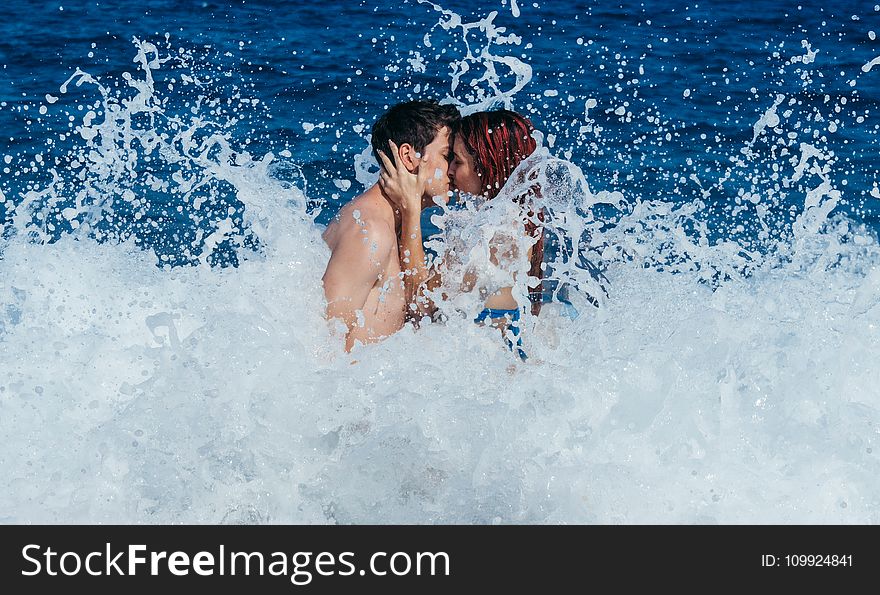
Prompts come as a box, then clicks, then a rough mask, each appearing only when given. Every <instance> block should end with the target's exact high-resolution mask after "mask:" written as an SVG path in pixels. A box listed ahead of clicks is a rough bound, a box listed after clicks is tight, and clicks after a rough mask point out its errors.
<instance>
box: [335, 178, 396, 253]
mask: <svg viewBox="0 0 880 595" xmlns="http://www.w3.org/2000/svg"><path fill="white" fill-rule="evenodd" d="M365 236H369V237H370V239H371V240H373V241H375V240H383V243H384V242H386V241H394V242H395V243H396V241H397V237H396V235H395V231H394V214H393V212H392V211H391V207H390V206H389V205H388V203H387V202H385V201H384V200H383V199H381V197H377V196H375V195H374V193H372V192H371V191H367V192H364V193H363V194H361V195H359V196H357V197H355V198H353V199H352V200H351V201H350V202H349V203H347V204H346V205H345V206H344V207H342V208H341V209H340V210H339V213H337V215H336V216H335V217H334V218H333V220H332V221H331V222H330V224H329V225H328V226H327V229H326V230H325V231H324V233H323V237H324V240H325V241H326V242H327V244H328V245H329V246H330V248H331V249H333V248H334V247H335V246H336V245H337V244H338V243H339V242H340V241H341V240H342V239H349V240H350V239H354V238H363V237H365Z"/></svg>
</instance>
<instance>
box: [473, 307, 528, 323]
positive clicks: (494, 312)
mask: <svg viewBox="0 0 880 595" xmlns="http://www.w3.org/2000/svg"><path fill="white" fill-rule="evenodd" d="M487 318H493V319H494V318H507V319H508V320H510V321H511V322H517V321H519V308H514V309H512V310H503V309H500V308H484V309H483V311H482V312H480V313H479V314H478V315H477V317H476V318H474V322H483V321H484V320H486V319H487ZM511 326H513V325H511Z"/></svg>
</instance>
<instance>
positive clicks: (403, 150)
mask: <svg viewBox="0 0 880 595" xmlns="http://www.w3.org/2000/svg"><path fill="white" fill-rule="evenodd" d="M397 156H398V157H399V158H400V161H401V163H403V165H404V167H406V169H407V170H408V171H409V172H410V173H412V172H414V171H416V169H418V167H419V156H418V153H417V151H416V149H415V147H413V146H412V145H411V144H409V143H403V144H402V145H400V146H398V147H397Z"/></svg>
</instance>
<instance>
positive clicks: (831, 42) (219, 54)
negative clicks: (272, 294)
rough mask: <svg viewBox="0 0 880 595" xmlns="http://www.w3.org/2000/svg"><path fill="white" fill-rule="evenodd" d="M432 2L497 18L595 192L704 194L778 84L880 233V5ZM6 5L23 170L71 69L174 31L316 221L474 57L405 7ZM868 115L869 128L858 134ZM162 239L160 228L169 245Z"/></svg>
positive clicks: (100, 69) (109, 70) (558, 136)
mask: <svg viewBox="0 0 880 595" xmlns="http://www.w3.org/2000/svg"><path fill="white" fill-rule="evenodd" d="M443 8H445V9H448V10H451V11H454V12H455V13H456V14H460V15H462V17H463V19H464V20H465V21H468V20H474V21H475V20H477V19H478V18H483V17H485V16H486V15H487V14H489V13H490V12H491V11H497V12H498V16H497V17H496V18H495V20H494V24H495V25H496V26H499V27H505V28H506V29H507V32H508V33H510V34H514V35H516V36H519V37H521V38H522V39H523V41H522V43H521V45H519V46H517V47H516V51H515V52H512V53H511V54H512V55H516V56H517V57H519V58H521V59H523V61H524V62H526V63H527V64H529V65H530V66H531V68H532V73H533V75H532V79H531V81H530V83H529V84H528V85H527V87H526V88H525V89H523V90H522V91H521V92H519V93H518V94H517V95H516V96H515V98H514V99H513V107H515V108H516V109H519V110H521V111H522V112H524V113H526V114H527V115H528V116H530V117H531V118H532V119H533V120H534V122H535V123H536V125H537V126H538V127H539V128H540V129H541V130H544V131H546V132H547V133H548V134H552V135H553V136H554V137H555V144H554V149H556V150H557V152H559V153H565V155H570V158H571V159H572V160H573V161H574V162H575V163H577V164H579V165H582V166H583V167H584V168H585V169H586V171H587V172H588V175H589V178H590V180H592V181H594V183H596V184H597V185H600V186H602V187H605V188H608V189H613V190H623V189H625V190H626V191H627V195H628V196H634V195H635V196H638V197H652V196H663V197H667V198H672V199H677V198H680V199H682V200H689V199H691V198H693V197H695V196H699V195H700V193H701V190H702V188H701V187H700V186H698V185H697V184H696V183H694V182H693V181H692V178H691V176H697V177H698V178H700V179H701V180H702V184H701V185H702V187H703V188H705V187H706V186H708V185H711V184H712V182H715V181H717V178H720V177H722V176H723V174H724V172H725V170H726V169H728V168H730V165H731V164H730V160H731V156H737V155H738V154H739V152H740V151H741V149H742V147H743V146H744V145H745V144H747V143H748V142H749V141H750V137H751V135H752V126H753V124H754V123H755V122H756V121H757V119H758V118H759V117H760V116H761V114H762V113H763V111H764V110H765V109H766V108H767V106H768V105H770V104H772V102H773V99H774V98H775V96H776V95H777V94H780V93H781V94H784V95H785V96H786V101H787V102H791V101H792V100H794V101H796V102H797V103H796V105H794V106H792V109H791V110H790V111H792V112H793V115H790V116H789V118H788V119H790V120H791V121H792V122H796V121H798V119H799V118H803V119H804V121H803V122H802V123H803V125H804V127H803V128H802V130H803V131H806V132H807V134H803V133H801V134H800V137H799V138H798V139H797V141H798V142H800V141H801V140H803V139H804V138H806V137H808V136H809V133H810V132H813V131H814V130H816V129H820V128H821V126H819V125H814V126H810V125H809V123H808V122H807V121H806V120H805V118H806V116H807V115H809V114H810V113H811V110H812V109H813V108H814V107H820V108H828V109H827V110H826V111H829V112H831V114H832V116H838V115H839V117H841V118H843V119H844V120H845V122H844V123H842V124H841V125H840V126H839V128H838V130H837V132H836V133H835V134H834V135H828V137H827V139H826V140H825V142H824V143H823V146H824V147H826V148H827V151H828V152H829V153H831V154H834V155H835V156H836V159H837V160H839V166H838V167H836V168H835V169H834V171H833V172H832V179H833V184H834V186H835V187H836V188H838V189H840V190H841V192H842V193H843V197H842V200H841V201H840V206H839V208H840V209H841V210H844V211H846V212H848V213H851V214H853V215H854V216H855V217H856V219H857V220H861V221H865V222H867V223H869V224H871V225H872V226H873V225H876V221H877V206H876V204H877V201H876V200H874V199H872V198H871V197H870V196H869V195H868V192H869V191H870V189H871V188H872V187H873V183H874V182H875V181H876V171H877V168H876V164H875V159H874V155H875V154H876V151H875V150H874V147H875V144H876V139H877V128H876V125H871V124H870V114H871V113H872V112H873V111H874V110H876V109H877V100H878V83H877V80H876V79H877V77H876V76H873V75H872V73H864V72H862V71H861V70H860V68H861V67H862V66H863V65H865V64H867V63H868V62H870V61H871V60H872V59H873V58H874V57H875V53H876V46H877V43H876V41H875V40H873V39H871V38H870V37H869V32H870V31H871V30H872V28H874V29H876V28H878V27H877V19H878V13H877V11H875V10H874V5H872V4H870V2H842V3H834V4H833V5H831V6H828V5H827V3H823V2H787V3H786V2H783V3H780V2H773V1H767V2H750V3H748V4H742V3H716V2H706V3H689V2H647V3H646V2H622V3H621V2H617V3H610V2H592V3H591V2H583V3H570V2H539V3H525V2H524V3H521V5H517V13H518V16H516V17H514V16H513V11H512V7H511V6H508V5H507V4H506V3H504V4H498V6H486V7H482V6H481V7H474V6H473V5H472V4H471V3H467V2H448V3H446V4H445V5H444V7H443ZM0 11H3V12H2V15H0V16H2V17H3V21H2V22H3V23H5V25H3V31H2V32H3V42H2V45H0V52H2V53H0V61H2V63H3V66H4V67H3V70H2V72H0V76H2V78H0V87H2V90H3V91H2V100H3V102H4V106H3V109H2V110H0V124H2V128H3V130H4V131H5V132H6V133H7V134H4V136H5V137H6V136H8V140H7V143H8V146H7V148H6V151H5V154H8V155H11V156H13V157H14V158H16V159H21V160H22V161H27V160H28V158H29V156H31V155H32V154H33V153H35V152H37V151H39V150H40V147H41V146H42V144H43V143H44V142H45V140H46V138H47V137H49V136H50V135H51V131H52V130H53V128H54V127H55V126H66V125H67V122H66V121H65V120H66V118H64V117H61V118H58V117H56V115H55V114H53V113H51V112H50V113H49V114H48V115H46V116H42V117H41V116H40V115H39V114H38V113H37V111H38V109H39V106H40V105H42V104H45V95H46V94H47V93H51V92H52V91H54V90H57V87H58V86H59V84H60V82H63V81H64V80H66V79H67V78H68V77H69V76H70V75H71V74H72V72H73V70H74V69H75V68H82V69H83V70H86V71H88V72H90V73H93V74H95V75H96V76H101V75H106V76H112V75H114V74H115V75H118V74H120V73H121V72H124V71H126V70H130V69H131V67H132V64H131V56H130V54H131V53H132V38H134V37H137V38H138V39H141V40H145V41H153V42H156V43H158V42H159V41H164V39H165V36H166V35H168V36H169V39H170V43H171V45H172V46H174V47H175V48H178V47H182V48H186V49H188V50H196V52H197V53H198V54H199V55H200V62H201V64H199V65H198V66H197V67H196V68H197V69H198V68H201V69H204V70H207V71H210V70H214V69H217V70H225V71H229V72H232V73H234V76H232V77H231V78H230V79H229V80H228V81H227V82H228V84H229V85H230V86H239V87H241V88H243V89H246V90H247V94H248V96H249V98H253V99H256V100H258V101H259V102H260V109H254V110H253V112H254V113H253V114H252V117H251V118H249V119H245V118H243V121H242V122H240V123H238V124H237V125H235V126H234V127H233V129H234V136H235V137H236V138H237V139H238V140H239V141H240V142H241V143H242V144H243V145H244V146H246V147H247V148H248V149H249V150H251V151H253V152H254V153H255V154H263V153H265V152H268V151H274V152H275V153H276V154H277V153H278V152H279V151H281V150H285V149H286V150H288V151H290V153H291V155H292V161H293V162H294V163H296V164H297V166H298V167H299V168H301V169H300V170H299V172H300V174H301V176H302V178H304V180H306V181H307V183H308V185H309V191H308V193H307V194H308V195H309V198H310V200H312V201H313V203H314V205H315V206H320V207H321V208H323V211H324V212H323V213H322V214H321V215H320V216H319V219H318V220H319V221H320V222H324V221H327V220H328V219H329V217H330V216H332V214H333V213H334V212H335V211H336V210H337V209H338V207H339V206H340V205H341V204H343V203H344V202H345V201H346V200H348V199H349V198H351V197H352V196H353V195H355V194H356V193H357V190H358V188H359V187H360V186H359V185H355V186H353V187H352V186H349V187H348V188H347V189H346V190H342V189H341V188H339V187H338V184H337V185H334V183H333V180H352V179H353V175H352V163H353V158H354V156H355V155H356V154H358V153H360V152H362V151H363V149H364V147H365V146H366V143H367V141H366V138H367V137H368V133H369V126H370V125H371V124H372V122H373V121H374V119H375V118H376V117H377V114H380V113H381V112H382V111H383V110H384V109H385V108H386V106H388V105H391V104H393V103H395V102H398V101H403V100H407V99H411V98H414V97H422V96H430V97H435V98H438V99H443V98H444V97H446V96H447V95H449V94H450V76H449V75H450V72H449V71H450V62H452V61H453V60H455V59H457V58H461V56H462V55H463V53H464V52H465V51H466V46H465V45H464V43H462V42H463V40H462V39H458V38H452V39H450V38H449V36H447V38H443V37H442V36H441V35H440V34H439V33H438V34H437V35H436V36H437V37H440V39H439V41H440V44H439V45H436V46H435V47H433V48H428V47H425V45H424V37H425V34H426V33H428V32H431V31H437V30H438V29H439V28H438V27H437V21H438V16H439V13H438V11H437V10H435V9H434V8H433V6H432V5H430V4H428V3H419V2H417V1H415V0H414V1H412V2H404V3H403V4H402V5H399V4H398V3H392V2H389V3H386V2H369V3H367V2H361V3H350V4H347V5H346V6H345V7H344V9H343V10H338V11H337V10H326V9H325V8H324V7H320V6H317V5H314V4H310V3H300V2H282V3H277V2H242V3H241V4H237V3H236V4H229V5H224V4H220V3H211V2H192V3H179V2H158V1H155V2H154V1H147V2H143V3H138V4H135V3H131V2H113V1H110V2H67V3H63V2H59V3H42V2H16V1H12V2H8V3H6V4H5V5H4V7H3V8H0ZM24 14H26V15H27V18H25V19H22V18H21V15H24ZM439 32H440V33H443V30H442V29H439ZM470 35H471V41H472V42H473V41H474V40H477V41H479V39H478V37H479V35H478V34H475V33H474V32H472V33H471V34H470ZM804 41H807V42H809V43H810V44H812V45H811V46H810V47H815V49H816V52H817V53H816V56H815V59H814V61H813V62H812V63H810V64H798V63H794V64H792V63H791V62H790V60H791V58H792V57H793V56H797V55H799V54H803V53H805V51H804V48H803V47H802V43H803V42H804ZM478 46H479V44H477V46H475V50H476V48H477V47H478ZM416 56H419V58H418V59H416V58H415V57H416ZM413 64H416V66H415V67H414V66H413ZM499 71H500V69H499ZM500 76H502V86H503V84H504V83H505V82H507V81H504V78H503V77H504V76H505V73H504V72H501V71H500ZM507 78H508V79H510V78H511V77H510V76H509V73H508V75H507ZM460 91H461V89H459V93H458V95H459V96H461V97H463V95H462V94H461V92H460ZM171 95H172V100H173V95H174V94H173V93H172V94H171ZM452 95H456V94H455V93H453V94H452ZM589 98H592V99H595V100H596V102H597V105H598V106H599V107H598V108H597V109H594V110H592V111H591V112H590V111H589V110H587V111H588V112H589V113H590V115H589V118H591V119H592V120H593V121H594V122H595V124H594V125H593V126H592V131H593V132H591V133H589V134H588V135H587V137H588V138H587V137H585V135H584V134H583V133H581V131H580V127H581V126H582V125H583V122H582V121H581V120H583V116H584V111H585V109H584V103H585V101H586V100H587V99H589ZM841 98H845V100H848V103H845V104H842V105H841V104H840V103H839V100H840V99H841ZM71 99H72V98H71ZM71 105H72V104H71ZM620 107H624V108H625V109H624V112H623V114H622V115H621V114H618V113H616V111H617V109H618V108H620ZM838 107H839V108H841V109H840V111H834V110H836V109H837V108H838ZM28 108H29V111H25V110H28ZM55 111H59V110H55ZM65 113H66V112H65ZM652 114H653V117H652ZM859 117H862V118H867V121H865V122H863V123H861V124H859V123H857V122H856V120H857V119H858V118H859ZM59 119H60V120H61V121H60V122H59ZM304 122H305V123H307V124H314V125H316V126H317V128H310V129H306V128H304V125H303V123H304ZM359 125H360V126H359ZM355 128H357V130H355ZM598 129H601V133H597V132H595V130H598ZM822 132H824V130H823V131H822ZM667 137H668V138H667ZM597 141H598V142H597ZM16 163H17V162H16ZM762 165H763V163H761V165H760V166H759V167H762ZM13 169H14V168H13ZM42 173H44V174H45V172H42ZM732 175H733V176H740V177H743V178H746V179H748V180H749V181H750V182H751V183H753V184H754V185H755V187H756V189H757V190H761V189H762V186H764V185H767V184H772V182H771V181H770V180H767V179H766V176H764V174H763V173H757V172H756V171H755V170H754V168H753V169H750V168H749V167H741V168H738V171H735V172H733V174H732ZM32 181H33V177H32V176H27V177H25V178H24V179H22V178H21V177H18V178H17V179H16V178H15V177H13V178H10V177H9V176H8V175H7V176H5V177H4V180H3V182H4V192H5V194H6V196H7V197H10V196H12V197H14V196H15V195H16V193H18V192H21V189H22V188H23V186H24V185H26V184H28V183H30V182H32ZM728 186H734V185H728ZM735 199H736V196H735V195H733V194H732V191H731V190H729V189H728V188H727V187H725V186H723V185H722V186H721V187H720V188H715V189H712V191H711V192H710V194H709V196H708V197H707V200H706V202H707V206H706V208H707V209H709V210H711V211H712V212H713V213H714V214H715V216H713V217H712V218H711V219H712V220H713V221H714V222H715V223H716V224H717V225H718V229H717V233H718V234H721V235H725V236H727V235H736V232H735V231H734V230H735V229H736V227H737V226H739V225H746V226H748V225H749V220H750V219H752V220H753V219H754V218H753V217H750V216H749V215H750V214H749V213H745V214H744V216H743V217H731V216H730V209H729V206H730V204H731V201H732V200H735ZM12 200H13V202H15V199H14V198H13V199H12ZM162 200H163V199H162V198H161V197H159V198H158V199H157V202H159V203H161V202H162ZM166 200H167V199H166ZM221 201H222V199H221ZM153 207H154V208H155V209H160V208H161V204H154V205H153ZM5 210H7V209H4V211H5ZM153 214H156V215H158V213H153ZM156 218H157V217H152V219H156ZM173 228H174V225H171V226H170V227H164V228H163V229H165V232H166V233H165V236H167V235H168V233H170V232H171V231H170V230H171V229H173ZM136 233H137V235H139V236H145V238H146V237H147V236H149V239H145V241H147V242H148V243H149V244H151V245H157V246H159V249H160V250H163V251H168V252H169V253H171V252H174V250H175V245H174V242H172V241H170V240H168V238H167V237H158V238H157V237H155V236H156V235H157V234H159V233H160V232H159V230H156V229H153V230H152V231H147V230H143V231H138V232H136ZM166 244H170V245H167V246H166ZM162 246H165V248H162Z"/></svg>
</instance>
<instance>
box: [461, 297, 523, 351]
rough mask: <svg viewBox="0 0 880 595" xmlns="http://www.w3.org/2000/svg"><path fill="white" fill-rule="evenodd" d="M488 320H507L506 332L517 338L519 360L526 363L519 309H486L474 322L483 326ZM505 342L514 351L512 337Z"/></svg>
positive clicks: (506, 338)
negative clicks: (520, 330)
mask: <svg viewBox="0 0 880 595" xmlns="http://www.w3.org/2000/svg"><path fill="white" fill-rule="evenodd" d="M487 318H488V319H490V320H494V319H498V318H503V319H506V320H507V328H506V329H505V331H510V334H511V335H513V336H514V337H516V345H515V346H516V354H517V355H518V356H519V359H521V360H522V361H526V360H527V359H528V357H527V356H526V352H525V351H523V350H522V337H520V336H519V309H518V308H514V309H512V310H503V309H500V308H484V309H483V311H482V312H480V313H479V314H478V315H477V317H476V318H474V322H476V323H477V324H483V322H484V321H485V320H486V319H487ZM505 334H506V332H505ZM505 341H507V347H508V348H510V350H511V351H513V348H514V343H513V341H512V340H511V339H510V337H505Z"/></svg>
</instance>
